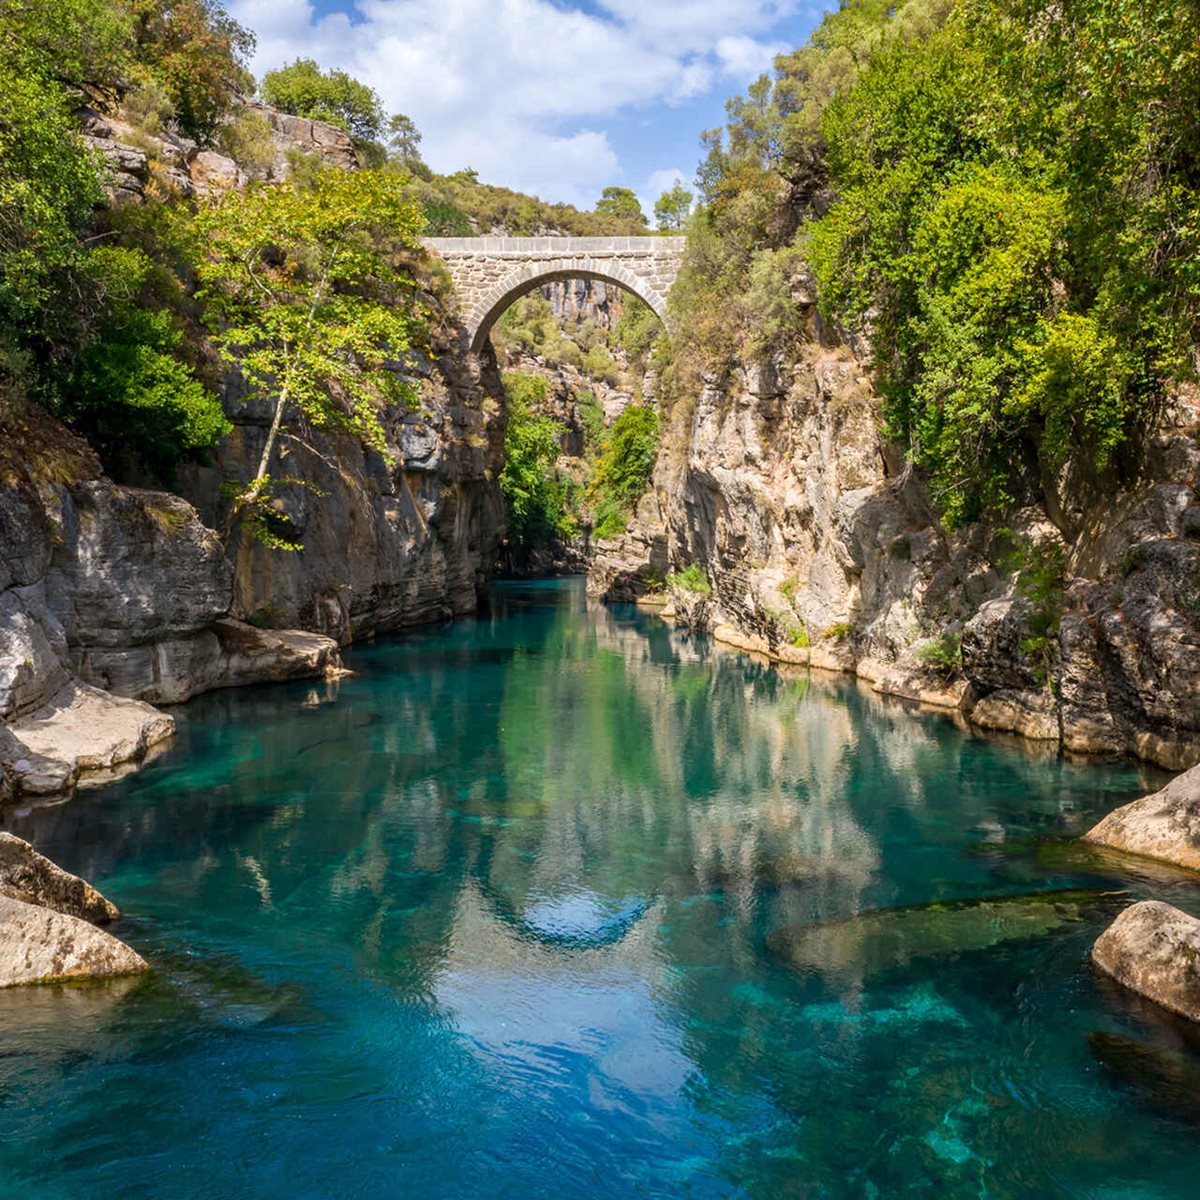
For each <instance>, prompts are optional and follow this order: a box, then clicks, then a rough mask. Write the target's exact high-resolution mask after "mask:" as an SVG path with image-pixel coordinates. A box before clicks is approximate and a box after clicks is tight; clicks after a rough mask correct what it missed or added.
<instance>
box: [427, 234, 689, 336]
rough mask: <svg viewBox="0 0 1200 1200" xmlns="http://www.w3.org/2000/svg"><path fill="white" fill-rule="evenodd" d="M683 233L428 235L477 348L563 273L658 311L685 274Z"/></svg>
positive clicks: (660, 313)
mask: <svg viewBox="0 0 1200 1200" xmlns="http://www.w3.org/2000/svg"><path fill="white" fill-rule="evenodd" d="M686 245H687V239H686V238H682V237H597V238H573V237H524V238H510V237H471V238H427V239H426V241H425V246H426V248H427V249H429V250H433V251H435V252H436V253H438V254H439V255H441V257H442V258H443V259H444V260H445V263H446V266H447V267H448V268H449V270H450V275H451V278H452V279H453V280H454V286H455V289H456V290H457V292H458V296H459V299H460V300H461V302H462V309H463V323H464V324H465V325H466V327H467V331H468V333H469V334H470V338H471V349H472V350H473V351H476V352H478V351H479V350H481V349H482V348H483V346H484V344H485V343H486V342H487V338H488V334H489V333H490V332H491V329H492V326H493V325H494V324H495V323H496V321H497V319H498V318H499V317H500V314H501V313H502V312H504V310H505V309H506V308H507V307H508V306H509V305H510V304H512V302H513V301H514V300H517V299H519V298H520V297H521V296H523V295H525V294H526V293H527V292H532V291H533V290H534V289H536V288H539V287H541V286H542V284H544V283H551V282H554V281H556V280H561V279H602V280H604V281H605V282H606V283H615V284H617V285H618V286H619V287H623V288H624V289H625V290H626V291H629V292H632V293H633V294H634V295H635V296H637V297H638V298H639V299H641V300H644V301H645V302H646V303H647V304H648V305H649V306H650V307H651V308H652V309H653V310H654V311H655V313H657V314H658V316H659V317H663V316H665V314H666V310H667V293H668V292H669V291H670V290H671V285H672V284H674V282H675V277H676V275H678V273H679V266H680V263H681V262H682V261H683V251H684V247H685V246H686Z"/></svg>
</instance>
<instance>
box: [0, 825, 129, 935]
mask: <svg viewBox="0 0 1200 1200" xmlns="http://www.w3.org/2000/svg"><path fill="white" fill-rule="evenodd" d="M0 896H7V897H8V898H9V899H10V900H20V901H22V902H23V903H25V904H39V905H41V906H42V907H43V908H51V909H53V910H54V911H55V912H60V913H65V914H66V915H67V916H69V917H78V918H79V919H80V920H83V921H90V922H91V923H92V924H106V923H107V922H109V921H115V920H116V919H117V918H118V917H119V916H120V915H121V914H120V913H119V912H118V911H117V906H116V905H115V904H113V903H112V902H111V901H109V900H106V899H105V898H104V897H103V896H102V895H101V894H100V893H99V892H98V891H96V889H95V888H94V887H92V885H91V884H90V883H87V882H86V881H85V880H82V879H80V878H79V876H78V875H72V874H71V873H70V872H69V871H64V870H63V869H62V868H61V867H59V866H56V865H55V864H54V863H52V862H51V861H50V860H49V859H48V858H46V857H45V856H44V855H41V854H39V853H38V852H37V851H36V850H35V849H34V848H33V847H32V846H31V845H30V844H29V843H28V842H26V841H23V840H22V839H21V838H19V837H14V836H13V835H12V834H11V833H2V832H0Z"/></svg>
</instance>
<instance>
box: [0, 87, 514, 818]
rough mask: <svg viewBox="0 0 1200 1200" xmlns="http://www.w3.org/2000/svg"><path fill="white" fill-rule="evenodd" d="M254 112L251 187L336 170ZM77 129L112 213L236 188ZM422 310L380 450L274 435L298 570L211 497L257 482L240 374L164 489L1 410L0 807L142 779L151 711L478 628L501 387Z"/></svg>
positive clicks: (164, 144) (119, 132)
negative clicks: (458, 628)
mask: <svg viewBox="0 0 1200 1200" xmlns="http://www.w3.org/2000/svg"><path fill="white" fill-rule="evenodd" d="M256 108H257V111H259V112H260V113H263V114H265V115H266V117H267V118H268V120H269V122H270V125H271V128H272V131H273V135H274V137H275V142H276V150H277V153H276V155H275V161H274V163H273V165H272V166H271V167H270V168H269V170H268V177H270V178H278V177H282V174H283V173H284V172H286V170H287V169H288V167H287V156H288V153H289V152H291V151H294V150H297V149H299V150H301V151H303V152H305V153H307V154H312V155H315V156H317V157H319V158H321V159H322V160H323V161H326V162H328V163H330V164H332V165H336V166H339V167H352V166H353V165H354V150H353V147H352V145H351V143H350V141H349V138H348V137H347V136H346V135H345V134H344V133H342V132H341V131H340V130H337V129H335V128H334V127H332V126H325V125H322V123H321V122H314V121H307V120H300V119H298V118H292V117H287V116H286V115H285V114H280V113H274V112H272V111H271V110H267V109H265V108H263V107H262V106H256ZM84 122H85V128H86V129H87V131H88V136H89V137H90V139H91V141H92V144H93V145H94V146H95V147H96V148H97V149H98V150H99V151H101V152H102V153H103V154H104V156H105V158H106V160H107V162H108V164H109V167H110V172H111V173H110V196H111V199H112V203H113V204H115V205H132V204H139V203H142V202H143V200H145V199H146V197H147V196H150V195H158V196H159V197H160V198H161V197H162V196H163V195H164V194H166V195H176V196H183V197H187V196H190V195H193V194H197V193H204V192H211V191H213V190H220V189H226V188H231V187H240V186H244V185H245V184H246V183H247V182H248V179H247V177H246V175H245V173H244V172H243V171H242V170H241V169H240V168H239V167H238V166H237V164H235V163H234V162H233V161H232V160H231V159H226V158H224V157H223V156H221V155H219V154H217V153H216V152H214V151H199V150H198V149H197V147H196V146H195V145H194V144H191V143H188V142H187V141H186V140H185V139H181V138H178V137H174V136H170V135H164V136H163V137H161V138H157V139H148V138H147V137H146V136H145V135H144V134H142V135H140V136H138V137H137V138H136V139H135V138H133V136H132V134H131V133H130V128H129V127H128V126H126V125H125V124H124V123H123V122H122V121H121V120H120V119H119V118H117V117H102V116H100V115H98V114H94V113H85V114H84ZM122 139H128V140H122ZM134 141H136V142H137V144H136V145H135V144H134ZM428 300H429V302H430V304H431V305H432V306H433V308H434V319H433V331H432V338H431V345H430V348H429V352H428V353H427V354H425V355H424V357H422V358H420V359H418V360H417V361H415V362H413V363H411V364H408V365H407V366H406V368H405V373H406V377H407V379H408V381H409V382H410V383H412V384H414V385H415V387H416V392H417V395H418V402H417V403H416V404H415V405H414V406H411V407H409V406H406V405H400V404H398V405H396V406H394V407H393V408H391V409H390V410H388V411H386V412H384V413H383V414H382V415H381V421H382V425H383V428H384V431H385V434H386V446H385V449H384V452H382V453H381V452H379V451H374V450H368V449H366V448H365V447H364V445H363V444H362V442H361V441H360V440H358V439H357V438H353V437H350V436H348V435H341V434H336V433H329V432H327V431H321V430H314V429H310V428H306V427H303V426H300V427H297V428H295V429H293V430H291V431H289V432H288V433H287V434H286V435H285V437H284V439H283V441H282V444H281V445H282V449H281V451H280V452H279V453H280V459H281V462H282V469H281V471H280V474H286V475H287V476H290V477H296V478H302V479H305V480H307V481H308V482H309V485H310V486H308V487H300V486H294V485H293V486H286V487H282V488H281V489H280V491H279V493H278V495H277V497H276V500H275V507H276V509H277V510H278V512H279V513H280V514H281V515H283V516H286V517H288V518H290V520H291V523H292V528H293V529H294V530H295V531H298V533H299V535H300V538H301V540H302V541H303V549H302V550H300V551H298V552H287V551H279V550H269V549H267V548H266V547H265V546H263V545H262V544H260V543H259V542H257V541H255V540H254V539H253V538H252V537H250V536H249V535H248V534H243V533H241V532H239V531H238V530H233V531H232V532H231V531H230V530H229V528H228V512H229V506H230V501H229V498H228V497H229V488H230V486H231V485H232V486H235V487H236V486H237V485H240V484H243V483H245V482H246V481H247V480H249V479H250V478H252V477H253V475H254V472H255V470H256V467H257V462H258V456H259V453H260V451H261V448H262V445H263V442H264V439H265V437H266V435H267V428H268V426H269V424H270V412H269V411H268V408H267V407H266V406H265V405H264V404H263V403H262V402H258V401H253V400H251V399H250V398H248V397H247V395H246V393H245V389H244V387H243V386H242V384H241V382H240V377H239V376H238V375H237V373H236V372H230V373H229V374H228V375H227V376H226V378H225V380H224V383H223V386H222V389H221V398H222V403H223V406H224V408H225V410H226V413H227V415H228V417H229V420H230V421H231V423H232V425H233V430H232V432H231V433H230V435H229V436H228V437H226V438H225V439H224V440H223V441H222V442H221V444H220V445H219V447H217V449H216V450H215V451H214V452H213V453H212V455H211V458H210V460H209V461H208V462H207V463H205V464H203V465H198V464H192V465H184V466H182V467H181V468H180V469H179V471H178V474H177V476H176V478H175V479H174V480H173V483H172V491H170V492H168V491H164V490H160V489H154V488H142V487H133V486H123V485H121V484H119V483H117V482H114V481H112V480H111V479H109V478H106V477H105V475H104V473H103V470H102V467H101V463H100V462H99V460H98V458H97V457H96V455H95V453H94V452H93V451H92V450H91V449H90V448H89V447H88V445H87V444H86V443H85V442H83V441H82V440H81V439H80V438H78V437H76V436H75V435H74V434H72V433H71V432H69V431H68V430H67V429H66V428H65V427H64V426H63V425H61V424H60V423H59V422H58V421H56V420H55V419H54V418H52V417H50V416H49V415H48V414H46V413H45V412H43V411H42V410H40V409H39V408H37V407H36V406H35V405H32V404H29V403H18V404H16V405H12V406H9V408H10V412H9V415H5V414H4V413H0V801H3V800H8V799H12V798H13V797H17V796H25V797H29V796H37V795H49V794H55V793H58V792H61V791H64V790H67V789H69V788H71V787H73V786H74V785H75V784H76V782H77V781H79V780H80V779H87V778H98V777H103V775H104V773H106V772H111V771H112V770H113V769H116V768H120V767H122V766H123V765H124V764H129V763H134V762H137V761H139V760H140V759H142V758H143V757H144V756H145V755H146V754H147V753H148V752H149V751H150V750H151V748H152V747H153V746H154V745H156V744H157V743H159V742H162V741H164V740H166V739H167V738H169V737H170V735H171V733H172V731H173V728H174V721H173V719H172V718H171V717H170V716H169V715H168V714H166V713H164V712H162V711H160V710H159V709H158V708H156V707H154V706H155V705H164V704H165V705H170V704H176V703H179V702H182V701H185V700H187V699H189V698H190V697H192V696H194V695H197V694H199V693H201V692H205V691H209V690H212V689H214V688H222V687H230V686H236V685H240V684H247V683H254V682H261V681H267V680H280V679H288V678H295V677H312V676H321V675H324V674H328V673H333V672H336V671H338V670H339V669H340V661H339V657H338V646H339V644H346V643H348V642H349V641H351V640H353V639H356V638H364V637H369V636H372V635H374V634H377V633H384V632H389V631H392V630H397V629H401V628H404V627H406V626H410V625H414V624H418V623H422V622H428V621H433V620H438V619H443V618H447V617H451V616H455V615H459V614H463V613H467V612H473V611H475V609H476V607H477V603H478V593H479V588H480V586H481V584H482V582H483V580H484V579H485V578H486V576H487V575H488V574H489V573H490V572H491V570H492V569H493V566H494V564H495V561H496V559H497V556H498V552H499V547H500V542H501V538H502V536H503V530H504V513H503V505H502V501H501V498H500V493H499V487H498V482H497V481H498V477H499V473H500V469H501V467H502V466H503V442H504V408H503V403H502V399H503V389H502V386H501V383H500V379H499V373H498V371H497V369H496V366H495V361H494V358H492V356H490V355H485V356H482V357H481V358H479V359H475V358H472V357H469V356H468V355H467V354H466V351H465V345H466V335H465V332H464V331H463V330H462V329H461V328H460V327H459V326H457V325H456V324H455V321H454V319H453V317H452V316H451V315H450V314H449V313H447V312H446V311H445V310H443V309H442V308H441V307H440V306H439V305H438V304H437V302H436V301H435V300H434V299H433V298H432V297H429V298H428Z"/></svg>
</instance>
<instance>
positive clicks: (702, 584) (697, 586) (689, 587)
mask: <svg viewBox="0 0 1200 1200" xmlns="http://www.w3.org/2000/svg"><path fill="white" fill-rule="evenodd" d="M667 587H669V588H675V589H677V590H678V591H681V592H690V593H692V595H694V596H710V595H712V584H710V583H709V582H708V574H707V573H706V572H705V570H704V568H703V567H702V566H701V565H700V564H699V563H698V562H694V563H689V564H688V565H687V566H686V567H684V568H683V569H682V570H679V571H672V572H671V573H670V574H669V575H668V576H667Z"/></svg>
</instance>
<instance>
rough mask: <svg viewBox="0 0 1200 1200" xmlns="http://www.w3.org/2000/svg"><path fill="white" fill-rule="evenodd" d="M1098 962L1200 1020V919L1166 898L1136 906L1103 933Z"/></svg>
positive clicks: (1123, 980)
mask: <svg viewBox="0 0 1200 1200" xmlns="http://www.w3.org/2000/svg"><path fill="white" fill-rule="evenodd" d="M1092 962H1094V963H1095V964H1096V966H1098V967H1099V968H1100V969H1101V970H1102V971H1104V972H1106V973H1107V974H1109V975H1111V976H1112V977H1113V978H1114V979H1115V980H1116V981H1117V982H1118V983H1120V984H1122V985H1123V986H1124V987H1127V988H1129V989H1130V991H1134V992H1137V993H1138V995H1139V996H1145V997H1146V998H1147V999H1148V1000H1153V1001H1154V1003H1155V1004H1159V1005H1161V1006H1162V1007H1163V1008H1165V1009H1168V1010H1169V1011H1171V1012H1173V1013H1178V1014H1179V1015H1180V1016H1182V1017H1188V1018H1189V1019H1190V1020H1193V1021H1200V920H1197V919H1196V918H1195V917H1191V916H1188V914H1187V913H1185V912H1180V910H1179V909H1177V908H1175V907H1173V906H1172V905H1170V904H1164V903H1162V901H1160V900H1142V901H1140V902H1139V903H1137V904H1134V905H1131V906H1130V907H1129V908H1127V909H1126V910H1125V911H1124V912H1123V913H1121V915H1120V916H1119V917H1118V918H1117V919H1116V920H1115V921H1114V922H1113V923H1112V924H1111V925H1110V926H1109V927H1108V928H1107V929H1106V930H1105V931H1104V932H1103V933H1102V934H1101V935H1100V937H1099V938H1098V939H1097V941H1096V944H1095V946H1093V947H1092Z"/></svg>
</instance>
